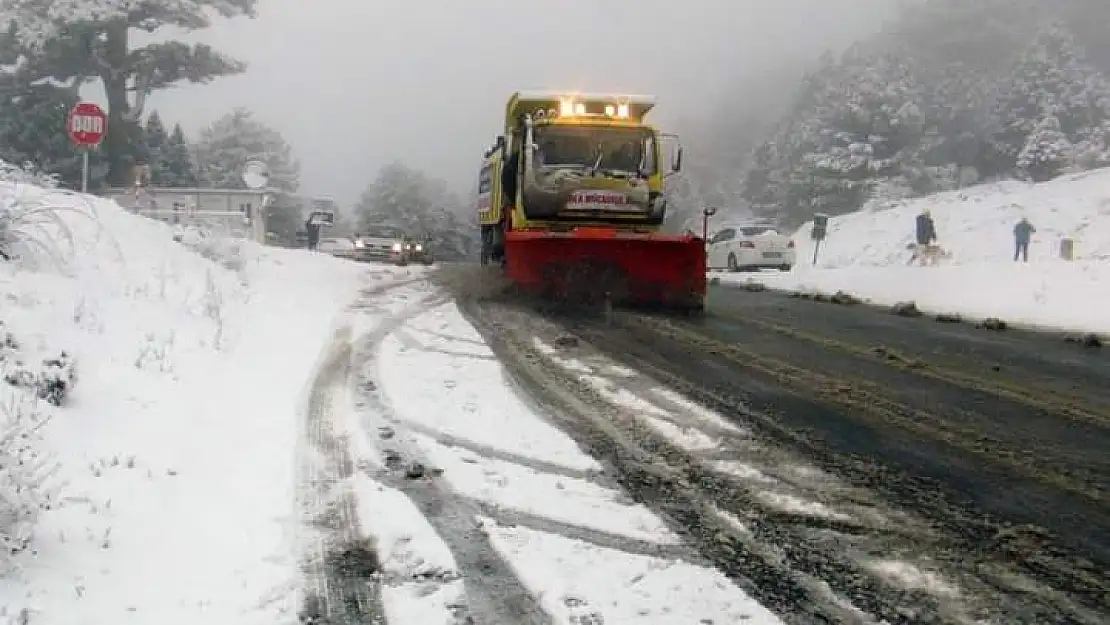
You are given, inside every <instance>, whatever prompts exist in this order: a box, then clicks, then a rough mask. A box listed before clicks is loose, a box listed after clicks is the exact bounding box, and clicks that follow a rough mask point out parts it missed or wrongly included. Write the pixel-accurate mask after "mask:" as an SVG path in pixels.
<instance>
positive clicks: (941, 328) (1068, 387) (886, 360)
mask: <svg viewBox="0 0 1110 625" xmlns="http://www.w3.org/2000/svg"><path fill="white" fill-rule="evenodd" d="M453 271H459V270H453ZM463 271H476V270H475V269H465V270H463ZM445 283H447V284H450V285H454V288H455V289H456V292H457V293H458V294H459V296H460V300H459V302H460V307H461V309H462V310H463V312H464V313H465V314H466V315H467V316H468V317H469V318H470V319H471V321H472V322H473V323H474V324H475V326H476V327H477V328H478V329H479V331H481V332H482V333H483V334H484V335H485V336H486V338H487V340H488V341H490V343H491V346H492V347H493V349H494V351H495V352H496V353H497V354H498V356H499V357H500V358H501V359H502V360H503V361H504V362H505V363H506V366H507V368H508V370H509V371H510V373H511V375H513V376H514V377H515V378H516V380H517V382H518V383H519V384H520V385H521V386H522V388H524V389H526V390H527V391H528V392H529V393H530V394H532V395H533V396H534V397H536V398H537V401H538V402H539V403H540V404H541V405H544V406H546V407H547V409H548V411H549V412H550V413H557V414H559V415H561V418H562V419H563V424H562V425H563V427H564V429H566V430H567V431H568V432H569V433H570V434H571V435H572V436H574V437H575V438H576V439H578V440H579V442H580V444H582V445H583V447H584V448H586V449H588V450H589V451H590V452H591V453H593V454H594V455H595V456H597V457H598V458H599V459H601V460H602V461H604V462H606V463H608V464H609V465H610V466H611V467H613V468H614V470H615V471H616V472H617V473H618V474H619V475H620V476H621V478H620V479H621V483H622V485H623V486H624V487H625V488H626V489H627V490H628V491H629V492H630V493H631V494H632V495H633V496H634V497H636V498H637V499H639V500H640V501H642V502H644V503H645V504H647V505H649V506H651V507H652V508H653V509H655V510H656V511H657V512H658V513H660V514H661V515H663V516H664V517H665V518H667V519H668V520H669V521H670V522H671V523H672V524H673V525H674V526H675V528H676V530H678V531H680V532H681V533H683V534H684V535H685V536H687V538H688V539H689V541H690V542H691V544H693V545H695V546H696V547H697V548H698V549H699V552H700V553H701V555H703V556H704V557H706V558H707V559H708V560H710V561H712V562H714V563H715V564H716V565H717V566H718V567H719V568H721V569H722V570H723V571H724V572H725V573H726V574H728V575H730V576H731V577H732V578H733V579H735V580H736V581H737V582H739V583H741V584H742V585H744V586H745V587H746V588H748V589H749V591H750V592H752V593H753V595H754V596H756V597H757V598H759V599H760V600H761V601H762V602H763V603H764V604H765V605H767V606H768V607H771V608H772V609H774V610H775V611H776V612H778V613H779V614H781V615H782V616H783V618H784V619H785V620H786V621H788V622H790V623H819V622H881V621H882V620H884V619H885V620H886V621H887V622H889V623H907V624H908V623H972V622H977V621H979V620H980V619H986V621H985V622H996V623H1023V624H1029V625H1041V624H1045V623H1083V624H1096V623H1106V622H1110V581H1108V579H1110V575H1108V574H1107V571H1110V491H1108V485H1110V353H1108V352H1107V351H1106V349H1104V348H1100V347H1098V346H1095V345H1093V344H1087V345H1085V344H1083V342H1082V341H1069V340H1065V338H1064V337H1060V336H1043V335H1036V334H1032V333H1025V332H1019V331H1016V330H1007V329H998V328H997V327H995V326H992V325H990V324H988V326H990V327H979V326H976V325H973V324H969V323H961V322H958V321H957V320H953V319H942V320H937V319H935V318H932V317H929V316H901V315H899V314H894V313H892V312H891V311H890V310H880V309H875V308H871V307H868V306H864V305H859V304H851V303H832V302H829V301H814V300H812V299H805V298H799V297H791V296H789V295H786V294H780V293H772V292H754V291H748V290H745V289H738V288H730V287H713V288H712V289H711V293H710V298H709V311H708V313H707V314H706V316H705V317H703V318H684V317H676V316H668V315H660V314H647V313H640V312H635V311H618V312H616V313H614V314H612V315H611V316H610V317H609V318H603V317H601V316H598V315H592V314H591V315H583V314H577V313H576V314H569V313H567V312H566V311H562V312H560V311H552V310H538V309H537V308H536V306H535V303H534V302H527V301H522V300H520V299H518V298H511V297H507V296H505V295H504V294H503V293H501V292H500V291H498V290H497V289H496V288H491V287H490V286H489V285H490V284H492V282H491V281H489V280H486V282H485V283H484V284H485V286H484V287H482V288H474V284H475V283H474V281H473V279H471V280H469V281H468V280H460V279H458V276H457V275H456V276H454V277H452V278H451V279H450V280H446V281H445ZM534 337H547V340H550V341H554V342H556V343H559V342H561V343H562V344H564V345H580V347H577V348H575V349H587V348H588V349H590V350H596V352H597V353H600V354H603V355H605V356H606V357H609V358H612V359H613V360H615V361H617V362H620V363H621V364H624V365H626V366H628V367H630V368H632V369H635V370H637V371H640V372H642V373H643V374H645V375H647V376H650V377H651V378H652V379H653V380H656V381H658V382H659V383H661V384H663V385H665V386H668V387H670V388H671V389H673V390H675V391H678V392H680V393H682V394H683V395H685V396H686V397H688V398H689V399H692V400H694V401H697V402H699V403H701V404H703V405H705V406H707V407H710V408H712V409H714V410H716V411H718V412H719V413H721V414H723V415H725V416H726V417H727V418H728V419H730V420H731V421H733V422H735V423H736V424H738V425H741V426H743V427H744V428H746V429H749V430H750V431H752V432H754V433H755V434H756V435H757V436H758V437H759V438H760V440H761V441H762V443H761V444H760V445H759V448H760V450H759V452H758V453H760V454H762V456H763V457H764V458H765V459H768V466H769V467H773V466H774V464H775V462H776V461H775V458H778V457H782V458H785V457H787V456H788V455H791V456H804V457H805V458H807V459H808V461H810V462H812V463H814V464H816V465H817V466H819V467H820V468H821V469H823V470H825V471H826V472H828V473H829V474H832V475H835V476H837V477H838V478H839V479H840V480H842V482H843V483H844V484H847V485H848V486H847V487H838V488H837V489H831V488H825V489H823V488H822V486H821V485H820V484H818V483H813V484H804V483H802V481H799V480H795V485H797V486H798V488H802V489H809V490H810V491H812V493H813V496H814V497H817V498H820V499H821V500H822V501H824V502H826V503H828V504H830V505H834V504H835V505H841V506H845V507H852V508H853V509H856V510H861V511H862V510H870V511H872V512H874V514H872V515H871V516H868V515H867V514H860V515H857V516H856V520H853V521H843V522H841V521H837V520H835V519H823V520H822V519H815V518H812V517H794V516H791V515H784V514H782V513H781V512H775V511H773V510H770V509H767V507H766V506H764V505H762V504H761V503H760V502H759V501H758V500H756V499H754V498H753V496H752V491H751V489H750V488H748V487H746V486H745V485H743V484H741V483H738V482H737V481H736V480H734V479H730V478H727V477H723V476H722V475H720V474H719V472H714V471H713V470H711V469H708V468H706V467H707V463H706V460H705V458H698V457H696V456H695V455H694V454H691V453H690V452H689V451H688V450H683V449H681V448H679V447H677V446H675V445H674V444H673V443H670V442H668V441H667V440H665V439H662V438H661V437H659V436H658V435H657V434H652V433H651V432H649V431H647V430H645V429H644V428H643V427H640V426H639V425H637V424H636V423H635V415H634V414H626V413H622V412H621V411H619V410H617V411H614V410H612V409H609V410H608V411H605V410H601V409H600V408H599V406H600V405H601V403H602V402H599V401H597V398H596V396H591V393H590V391H589V389H585V388H582V387H581V385H576V384H575V383H574V382H573V381H570V380H568V379H566V378H565V372H560V371H559V370H558V369H557V367H554V366H551V365H550V363H548V362H547V361H545V356H544V354H542V353H539V352H537V350H536V349H535V347H534V344H533V338H534ZM560 376H563V377H560ZM743 444H744V445H745V446H746V447H745V449H746V451H745V453H749V454H750V453H751V448H752V446H751V445H750V443H743ZM736 445H737V449H738V450H739V446H740V445H741V443H740V442H737V443H736ZM784 462H785V461H784ZM769 470H773V469H769ZM716 510H725V511H728V512H731V513H734V514H735V515H737V516H742V517H743V518H744V519H745V521H746V522H747V529H745V530H744V531H738V530H737V529H736V528H735V527H731V528H730V527H729V526H728V524H727V523H724V522H722V520H721V515H719V514H717V515H715V514H714V511H716ZM862 518H873V519H879V518H883V519H887V520H886V521H877V520H872V521H860V520H859V519H862ZM890 519H898V521H897V522H891V521H890ZM899 556H905V557H907V558H909V557H910V556H913V557H914V558H916V560H917V561H921V560H922V559H927V560H928V561H930V562H932V563H934V564H935V568H936V570H937V571H941V572H943V573H945V574H946V575H947V576H948V578H950V579H955V580H957V581H958V582H959V585H960V590H959V591H958V592H952V593H948V594H946V593H943V592H936V591H935V589H932V590H928V589H922V590H920V591H914V590H908V589H907V588H906V587H905V586H902V587H894V586H892V585H891V584H890V583H889V579H888V578H887V579H884V578H883V577H882V576H881V575H879V574H877V573H876V572H875V571H874V570H873V569H869V568H868V567H867V566H866V565H865V563H866V562H867V561H869V559H871V560H874V559H876V558H880V557H882V558H896V557H899ZM832 597H841V598H846V599H847V600H849V601H850V602H851V604H852V606H854V607H852V608H851V609H846V608H844V606H843V605H841V604H839V603H838V602H837V601H835V600H834V599H832ZM868 619H870V620H868Z"/></svg>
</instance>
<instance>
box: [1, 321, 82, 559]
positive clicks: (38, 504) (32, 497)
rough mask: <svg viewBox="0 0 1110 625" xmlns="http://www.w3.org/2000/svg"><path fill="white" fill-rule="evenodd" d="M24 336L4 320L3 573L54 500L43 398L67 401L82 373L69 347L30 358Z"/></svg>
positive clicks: (2, 432) (2, 387) (2, 337)
mask: <svg viewBox="0 0 1110 625" xmlns="http://www.w3.org/2000/svg"><path fill="white" fill-rule="evenodd" d="M24 356H25V354H24V353H23V352H22V350H21V346H20V344H19V341H17V340H16V338H15V337H14V336H13V335H12V334H11V333H10V332H7V331H4V326H3V322H2V321H0V378H2V380H3V382H0V495H2V496H0V574H2V573H4V572H6V570H7V569H9V568H10V567H11V562H10V558H11V556H13V555H16V554H18V553H19V552H21V551H23V550H24V549H26V548H27V546H28V545H29V544H30V541H31V538H32V533H33V530H34V527H35V523H36V521H37V520H38V515H39V513H40V512H42V511H43V510H49V509H50V507H51V506H52V505H53V503H54V500H55V496H56V494H57V493H56V490H55V489H53V488H51V487H50V486H51V485H50V484H49V480H50V478H51V476H52V475H53V473H54V471H55V469H56V468H57V465H56V463H55V462H53V460H52V459H48V458H46V457H45V455H44V454H43V453H42V452H41V451H40V446H39V444H38V443H39V429H40V428H41V427H42V426H43V425H44V424H45V423H46V417H45V415H44V413H43V412H42V411H41V410H40V409H39V408H40V406H41V404H39V401H41V400H46V401H47V402H49V403H51V404H54V405H61V404H62V402H63V401H64V400H65V397H66V393H67V392H68V391H69V390H70V389H71V388H72V387H73V384H74V382H75V381H76V379H77V376H76V373H75V369H74V367H73V361H72V359H70V358H69V357H68V356H67V355H66V354H65V353H64V352H63V353H62V355H61V356H60V357H59V358H56V359H54V358H52V359H47V360H45V361H43V363H42V364H41V366H39V367H29V366H27V365H26V364H24V362H23V360H24Z"/></svg>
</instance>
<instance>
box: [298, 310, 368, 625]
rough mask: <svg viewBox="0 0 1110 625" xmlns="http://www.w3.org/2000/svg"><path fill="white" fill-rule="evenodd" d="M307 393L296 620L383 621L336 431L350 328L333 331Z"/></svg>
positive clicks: (324, 624) (359, 624)
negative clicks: (303, 532)
mask: <svg viewBox="0 0 1110 625" xmlns="http://www.w3.org/2000/svg"><path fill="white" fill-rule="evenodd" d="M329 352H330V354H329V356H328V358H327V360H326V361H325V363H324V366H323V367H322V368H321V370H320V371H319V373H318V374H317V377H316V380H315V381H314V383H313V387H312V391H311V394H310V397H309V407H308V414H307V415H306V416H307V419H306V421H305V432H304V441H303V442H302V449H301V454H300V455H301V459H300V462H299V467H300V473H301V480H300V486H301V487H300V489H299V490H300V492H301V496H302V498H303V499H302V514H304V516H305V519H304V521H305V522H306V524H307V525H308V526H309V527H311V530H310V531H309V545H308V549H307V551H308V553H307V554H306V556H305V559H306V561H305V565H304V566H305V573H306V590H305V602H304V603H305V605H304V608H303V610H302V613H301V621H302V622H304V623H312V624H318V625H381V624H384V623H385V620H384V611H383V609H382V604H381V595H380V588H379V586H378V584H377V583H376V580H375V578H374V576H375V574H376V573H377V569H378V562H377V556H376V555H375V551H374V549H373V546H372V544H370V543H369V542H368V541H367V540H366V539H365V537H364V536H363V535H362V532H361V531H360V529H359V526H358V516H357V512H356V500H355V493H354V492H353V491H352V489H351V486H350V483H349V480H350V478H351V477H352V475H353V468H354V467H353V463H352V461H351V457H350V454H349V453H348V451H347V443H346V440H345V438H344V437H343V436H342V435H340V434H339V433H338V432H337V424H336V422H335V417H336V415H335V414H334V406H335V398H336V397H337V396H339V397H345V391H346V388H347V384H348V379H349V377H350V357H351V347H350V328H349V327H348V328H343V329H340V330H339V331H337V332H336V334H335V336H334V337H333V339H332V344H331V347H330V348H329Z"/></svg>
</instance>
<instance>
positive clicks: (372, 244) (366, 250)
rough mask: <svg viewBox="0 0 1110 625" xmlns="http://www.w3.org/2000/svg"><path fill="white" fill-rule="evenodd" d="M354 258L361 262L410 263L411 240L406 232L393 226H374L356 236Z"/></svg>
mask: <svg viewBox="0 0 1110 625" xmlns="http://www.w3.org/2000/svg"><path fill="white" fill-rule="evenodd" d="M354 248H355V249H354V256H353V258H354V259H355V260H359V261H386V262H391V263H394V264H396V265H407V264H408V262H409V252H410V250H409V240H408V236H407V235H405V233H404V231H403V230H401V229H400V228H394V227H392V226H374V227H372V228H368V229H366V230H364V231H362V232H358V233H355V236H354Z"/></svg>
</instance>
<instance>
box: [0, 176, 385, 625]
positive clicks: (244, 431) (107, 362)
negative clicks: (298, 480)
mask: <svg viewBox="0 0 1110 625" xmlns="http://www.w3.org/2000/svg"><path fill="white" fill-rule="evenodd" d="M5 193H6V194H9V195H10V194H12V193H20V194H29V195H30V196H33V195H36V194H41V193H45V192H44V191H41V190H36V189H34V188H28V187H19V188H16V187H14V186H11V185H6V186H3V187H0V194H5ZM54 199H55V200H56V201H58V202H60V203H67V202H68V203H81V202H86V201H90V200H87V199H82V198H81V197H80V196H73V195H64V196H63V195H60V196H56V197H55V198H54ZM91 202H92V203H91V205H89V206H90V207H91V209H93V210H94V211H95V213H96V216H97V218H98V221H99V228H97V227H94V226H93V224H92V223H91V222H90V221H88V220H85V219H83V218H80V217H76V216H67V217H66V218H65V220H66V222H67V223H68V225H69V226H70V227H71V228H73V229H74V232H75V236H76V242H77V245H76V247H75V250H76V252H77V254H76V257H75V260H74V262H73V263H72V265H71V266H70V267H68V268H67V269H66V271H57V270H55V269H51V268H43V269H42V270H41V271H31V270H27V269H19V268H16V267H13V266H12V265H11V264H8V263H0V320H2V321H3V322H4V325H5V328H6V330H7V331H10V332H12V333H13V334H14V335H15V336H16V337H17V338H19V339H20V340H21V342H22V343H23V344H24V345H25V346H26V347H27V348H28V350H29V351H28V353H26V354H24V356H25V357H27V358H28V359H31V360H33V359H35V358H38V357H39V356H40V355H47V354H56V353H57V352H58V351H59V350H66V351H68V352H69V353H71V354H73V355H74V356H75V357H76V360H77V365H78V370H79V374H80V378H79V381H78V384H77V386H76V388H75V389H74V391H73V393H72V395H71V397H70V400H69V401H68V402H67V403H66V404H65V405H63V406H62V407H61V408H53V407H44V410H47V409H48V411H49V412H50V413H51V414H52V420H51V422H50V423H49V424H48V426H47V427H46V428H45V429H44V430H43V435H44V441H43V445H44V446H45V448H46V450H48V451H50V452H52V453H54V454H57V458H58V460H59V461H60V462H61V465H62V467H61V473H60V475H59V478H60V479H63V480H65V481H66V482H68V485H67V486H66V487H65V490H64V499H63V501H62V505H61V506H59V507H57V508H56V509H55V510H52V511H50V512H48V513H46V514H45V515H44V517H43V518H42V522H41V524H40V526H39V528H38V531H37V532H36V537H35V541H34V543H33V544H32V548H33V549H34V552H33V553H31V552H28V553H25V554H21V555H20V556H18V557H17V558H16V561H15V563H16V564H17V565H18V566H19V570H17V571H16V572H14V573H12V574H9V575H8V576H6V577H5V578H4V579H2V580H0V607H3V608H4V609H5V611H6V612H7V614H9V615H10V614H13V613H15V612H18V611H19V610H20V609H22V608H27V609H29V610H30V622H33V623H41V624H47V625H50V624H59V625H60V624H67V625H68V624H74V625H76V624H78V623H80V624H82V625H98V624H101V623H104V624H107V623H117V622H120V621H121V620H126V619H136V620H138V621H141V622H150V623H164V624H172V623H195V622H197V621H200V620H205V621H209V622H219V623H267V624H272V623H275V622H293V621H295V618H296V614H295V610H296V601H295V599H296V597H295V593H296V590H297V585H298V583H299V579H298V576H299V571H298V565H297V555H298V553H297V548H296V545H295V544H294V540H293V535H294V526H293V524H294V519H295V516H294V492H293V488H294V468H295V467H294V449H295V445H296V439H297V436H298V433H299V429H298V426H299V423H300V421H299V419H300V414H299V413H300V411H301V408H302V406H301V404H302V403H303V401H302V400H303V394H304V391H305V387H306V384H307V383H308V382H309V381H310V380H311V378H312V373H313V372H312V368H313V366H314V365H315V363H316V361H317V359H318V356H319V354H320V352H321V351H322V350H323V348H324V346H325V344H326V343H327V341H328V340H329V339H330V337H331V334H332V330H333V328H332V323H333V321H334V320H335V318H336V317H337V316H338V315H339V314H341V312H342V310H343V309H344V307H345V306H346V305H347V304H348V303H349V301H350V300H351V298H352V296H353V294H354V293H355V292H356V291H357V289H358V287H359V284H360V282H361V280H362V279H363V276H364V275H365V273H366V270H365V268H364V266H357V265H354V264H352V263H347V262H344V261H340V260H337V259H334V258H330V257H327V256H324V255H311V254H308V253H305V252H301V251H290V250H278V249H272V248H262V247H260V246H257V245H254V244H250V243H238V244H231V245H224V246H221V247H220V248H219V249H218V250H217V253H218V254H220V255H221V256H222V257H223V258H222V261H223V262H220V263H217V262H213V261H211V260H207V259H205V258H202V257H201V256H200V255H198V254H197V253H195V252H193V251H191V250H189V249H188V248H186V247H184V246H181V245H179V244H176V243H174V242H173V241H172V233H171V230H170V228H169V227H167V226H165V225H163V224H159V223H156V222H153V221H150V220H147V219H144V218H141V217H137V216H133V215H130V214H127V213H125V212H124V211H123V210H122V209H120V208H119V207H118V206H117V205H115V204H114V203H110V202H105V201H101V200H95V199H94V200H91ZM35 352H39V353H38V354H36V353H35ZM17 392H21V391H16V390H15V389H13V388H12V387H9V386H7V385H0V401H7V400H9V399H11V396H12V395H13V393H17ZM0 620H2V617H0Z"/></svg>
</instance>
